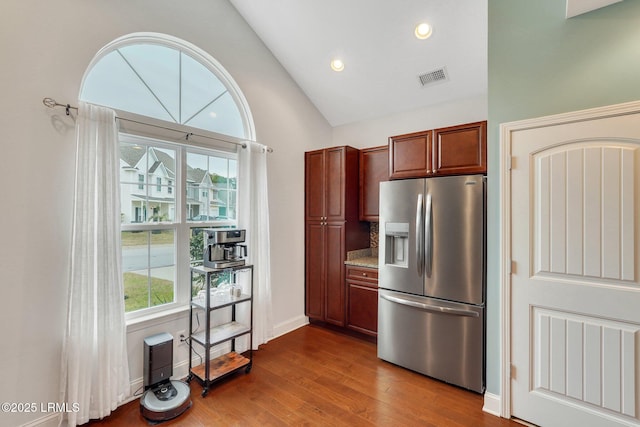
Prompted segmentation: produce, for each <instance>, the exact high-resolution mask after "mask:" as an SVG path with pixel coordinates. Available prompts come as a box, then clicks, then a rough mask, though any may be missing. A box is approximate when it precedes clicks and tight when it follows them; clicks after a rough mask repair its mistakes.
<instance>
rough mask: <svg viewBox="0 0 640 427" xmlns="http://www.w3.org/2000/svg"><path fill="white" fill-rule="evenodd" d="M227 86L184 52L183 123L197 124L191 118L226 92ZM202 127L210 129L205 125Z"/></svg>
mask: <svg viewBox="0 0 640 427" xmlns="http://www.w3.org/2000/svg"><path fill="white" fill-rule="evenodd" d="M226 90H227V88H226V87H225V86H224V84H222V82H221V81H220V80H219V79H218V77H216V75H215V74H213V73H212V72H211V71H209V69H207V67H205V66H204V65H202V64H201V63H199V62H197V61H196V60H194V59H193V58H191V57H190V56H188V55H185V54H182V117H181V123H183V124H189V126H195V125H194V124H193V123H192V122H191V121H190V120H189V119H190V118H191V117H193V116H194V115H196V114H198V112H199V111H200V110H202V109H203V108H205V107H206V106H207V105H209V104H211V103H212V102H213V101H214V100H215V99H216V98H218V97H219V96H220V95H222V94H223V93H224V92H226ZM202 129H210V128H209V127H203V128H202Z"/></svg>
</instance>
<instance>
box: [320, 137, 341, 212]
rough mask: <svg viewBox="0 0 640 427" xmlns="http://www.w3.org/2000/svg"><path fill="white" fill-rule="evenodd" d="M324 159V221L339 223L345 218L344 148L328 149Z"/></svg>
mask: <svg viewBox="0 0 640 427" xmlns="http://www.w3.org/2000/svg"><path fill="white" fill-rule="evenodd" d="M325 151H326V154H325V155H326V157H325V169H324V174H325V182H326V186H325V213H324V216H325V220H327V221H340V220H344V219H345V218H344V216H345V162H346V148H345V147H336V148H328V149H326V150H325Z"/></svg>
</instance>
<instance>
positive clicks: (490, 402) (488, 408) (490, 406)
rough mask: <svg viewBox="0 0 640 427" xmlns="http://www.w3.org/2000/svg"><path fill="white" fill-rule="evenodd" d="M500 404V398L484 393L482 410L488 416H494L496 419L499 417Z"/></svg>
mask: <svg viewBox="0 0 640 427" xmlns="http://www.w3.org/2000/svg"><path fill="white" fill-rule="evenodd" d="M500 408H501V402H500V396H498V395H497V394H493V393H487V392H485V393H484V406H483V407H482V410H483V411H484V412H486V413H488V414H491V415H495V416H496V417H499V416H500V412H501V410H500Z"/></svg>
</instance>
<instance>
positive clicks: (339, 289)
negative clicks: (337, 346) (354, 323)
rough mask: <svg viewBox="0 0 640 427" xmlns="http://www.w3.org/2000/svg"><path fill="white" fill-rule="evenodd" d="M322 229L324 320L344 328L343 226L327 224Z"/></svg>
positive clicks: (340, 224) (341, 224) (342, 224)
mask: <svg viewBox="0 0 640 427" xmlns="http://www.w3.org/2000/svg"><path fill="white" fill-rule="evenodd" d="M324 228H325V238H326V241H325V246H326V260H327V263H326V274H327V276H326V284H325V287H326V288H325V289H326V298H325V299H326V309H325V320H326V321H327V322H328V323H332V324H334V325H337V326H345V288H344V260H345V250H344V247H345V246H344V244H345V243H344V242H345V225H344V223H335V224H331V223H329V224H328V225H325V226H324Z"/></svg>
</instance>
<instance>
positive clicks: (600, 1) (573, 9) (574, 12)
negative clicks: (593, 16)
mask: <svg viewBox="0 0 640 427" xmlns="http://www.w3.org/2000/svg"><path fill="white" fill-rule="evenodd" d="M621 1H623V0H567V15H566V18H567V19H569V18H573V17H574V16H578V15H582V14H583V13H587V12H591V11H592V10H596V9H600V8H602V7H606V6H609V5H611V4H614V3H619V2H621Z"/></svg>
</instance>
